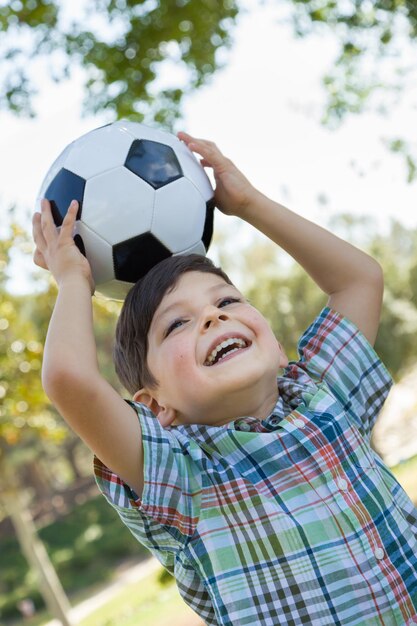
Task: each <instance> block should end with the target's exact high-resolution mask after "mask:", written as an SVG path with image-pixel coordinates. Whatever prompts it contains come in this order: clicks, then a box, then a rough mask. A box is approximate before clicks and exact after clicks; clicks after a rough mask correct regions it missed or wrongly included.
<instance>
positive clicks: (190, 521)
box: [94, 402, 201, 571]
mask: <svg viewBox="0 0 417 626" xmlns="http://www.w3.org/2000/svg"><path fill="white" fill-rule="evenodd" d="M129 404H130V405H131V406H132V407H133V408H134V409H135V411H136V413H137V415H138V419H139V421H140V425H141V430H142V443H143V452H144V488H143V493H142V496H141V498H139V497H138V495H137V494H136V493H135V492H134V490H133V489H132V488H131V487H129V485H128V484H126V483H125V482H124V481H123V480H122V479H121V478H120V477H119V476H118V475H117V474H116V473H114V472H113V471H112V470H111V469H110V468H108V467H106V466H105V465H104V463H102V462H101V461H100V459H98V458H97V457H94V475H95V479H96V483H97V486H98V488H99V490H100V491H101V493H102V494H103V495H104V496H105V498H106V499H107V501H108V502H109V504H111V506H113V508H115V509H116V511H117V513H118V514H119V516H120V517H121V519H122V521H123V522H124V523H125V524H126V526H128V528H129V530H130V531H131V532H132V533H133V534H134V536H135V537H136V538H137V539H138V541H140V542H141V543H142V544H143V545H145V546H146V547H147V548H149V549H150V550H151V551H152V552H153V553H154V554H155V556H156V557H157V558H158V559H159V560H160V561H161V562H162V564H163V565H164V566H165V567H166V568H167V569H169V570H170V571H171V570H172V567H173V561H172V557H173V555H174V553H177V552H178V550H180V549H182V548H183V547H184V546H185V544H186V543H187V541H188V539H189V537H191V536H192V535H193V533H194V530H195V527H196V525H197V522H198V518H199V513H200V501H201V477H200V475H199V473H198V472H196V471H195V468H194V467H193V465H192V461H191V457H190V455H189V453H188V447H189V442H187V441H182V440H181V438H180V436H179V434H178V433H177V432H176V430H175V429H170V428H166V429H164V428H163V427H162V426H161V425H160V423H159V421H158V419H157V418H156V416H155V415H154V414H153V413H152V412H151V411H150V410H149V409H148V407H146V406H145V405H143V404H140V403H136V402H129ZM138 445H140V442H138Z"/></svg>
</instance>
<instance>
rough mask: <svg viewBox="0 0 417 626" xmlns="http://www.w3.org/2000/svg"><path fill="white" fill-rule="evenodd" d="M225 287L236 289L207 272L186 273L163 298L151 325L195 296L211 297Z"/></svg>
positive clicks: (219, 277)
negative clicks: (204, 295)
mask: <svg viewBox="0 0 417 626" xmlns="http://www.w3.org/2000/svg"><path fill="white" fill-rule="evenodd" d="M227 287H229V288H230V287H231V288H233V289H236V287H233V285H230V284H229V283H227V282H226V281H225V280H224V279H223V278H222V277H221V276H218V275H217V274H211V273H209V272H186V273H185V274H183V275H182V276H181V277H180V278H179V280H178V282H177V283H176V285H175V286H174V287H173V289H171V290H169V291H168V292H167V293H166V294H165V295H164V296H163V298H162V300H161V302H160V304H159V306H158V308H157V309H156V311H155V315H154V318H153V323H156V322H158V320H160V319H161V318H162V317H164V316H165V315H166V314H167V313H169V312H170V311H171V310H173V309H175V308H176V307H181V306H182V305H184V304H187V302H190V301H192V300H193V299H194V298H195V296H196V295H197V294H201V295H203V294H207V295H211V294H212V293H215V292H216V291H221V290H222V289H224V288H227Z"/></svg>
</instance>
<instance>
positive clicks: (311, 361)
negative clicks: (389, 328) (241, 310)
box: [290, 307, 392, 434]
mask: <svg viewBox="0 0 417 626" xmlns="http://www.w3.org/2000/svg"><path fill="white" fill-rule="evenodd" d="M298 352H299V356H300V360H299V361H298V363H297V364H296V365H297V366H299V367H300V368H301V369H302V370H304V371H305V372H306V373H307V374H308V376H310V377H311V378H312V380H314V381H316V382H320V381H324V382H325V383H326V384H327V386H328V388H329V390H330V391H331V393H332V394H333V395H334V396H335V397H336V399H337V400H338V401H339V402H341V403H342V405H343V408H344V410H345V411H346V412H347V413H348V414H349V416H350V418H351V419H353V420H354V421H356V423H357V426H358V427H359V429H360V430H361V432H363V433H364V434H369V433H370V432H371V430H372V428H373V426H374V424H375V420H376V418H377V416H378V414H379V412H380V410H381V408H382V405H383V403H384V402H385V400H386V398H387V396H388V393H389V390H390V388H391V386H392V378H391V376H390V374H389V373H388V371H387V369H386V367H385V366H384V364H383V363H382V361H381V360H380V358H379V357H378V355H377V354H376V352H375V350H374V349H373V347H372V346H371V344H370V343H369V342H368V340H367V339H366V337H365V336H364V335H363V334H362V332H361V331H360V330H359V329H358V328H357V327H356V326H355V325H354V324H353V323H352V322H351V321H350V320H348V319H347V318H346V317H343V316H342V315H341V314H340V313H338V312H337V311H334V310H332V309H330V308H329V307H325V308H324V309H323V310H322V311H321V313H320V314H319V315H318V317H317V318H316V319H315V321H314V322H313V323H312V324H311V325H310V326H309V328H307V330H306V331H305V333H304V334H303V335H302V336H301V338H300V341H299V344H298ZM290 367H291V364H290Z"/></svg>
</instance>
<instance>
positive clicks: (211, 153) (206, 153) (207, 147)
mask: <svg viewBox="0 0 417 626" xmlns="http://www.w3.org/2000/svg"><path fill="white" fill-rule="evenodd" d="M177 137H178V139H180V140H181V141H183V142H184V143H185V144H186V145H187V146H188V147H189V148H190V150H194V151H195V152H198V153H199V154H201V156H202V157H204V158H205V159H206V160H208V161H210V163H211V165H215V164H216V163H217V162H223V161H225V160H226V157H225V156H224V155H223V154H222V153H221V152H220V150H219V149H218V147H217V146H216V144H215V143H214V142H213V141H208V140H207V139H197V137H192V136H191V135H189V134H188V133H184V132H182V131H181V132H179V133H177Z"/></svg>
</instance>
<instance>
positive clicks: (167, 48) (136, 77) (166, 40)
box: [0, 0, 238, 126]
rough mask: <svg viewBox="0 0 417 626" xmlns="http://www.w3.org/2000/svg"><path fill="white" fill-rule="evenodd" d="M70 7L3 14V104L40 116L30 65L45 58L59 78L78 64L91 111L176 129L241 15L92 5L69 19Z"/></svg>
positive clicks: (212, 4) (217, 5)
mask: <svg viewBox="0 0 417 626" xmlns="http://www.w3.org/2000/svg"><path fill="white" fill-rule="evenodd" d="M64 8H65V5H62V4H61V3H59V2H57V1H53V0H51V1H50V2H49V3H47V2H46V1H45V0H44V2H33V0H25V1H23V0H22V1H20V0H16V1H15V2H13V3H11V4H10V5H9V6H7V7H2V8H1V9H0V24H1V25H2V31H3V34H1V35H0V50H1V51H2V57H3V59H5V60H6V62H5V64H4V70H5V77H4V79H3V81H2V82H0V107H3V108H8V109H9V110H11V111H13V112H14V113H16V114H24V115H32V116H33V115H34V114H35V111H34V110H33V108H32V100H33V96H34V95H35V93H36V89H37V84H36V82H35V81H34V79H33V76H32V72H31V67H32V64H33V62H34V61H36V60H37V59H39V58H41V59H42V60H43V61H44V62H45V63H46V64H47V66H48V72H49V73H50V75H51V76H52V77H53V78H54V79H55V80H62V79H63V78H65V77H66V76H68V75H69V73H70V71H71V67H74V65H75V64H78V65H79V66H81V67H82V68H83V69H84V71H85V87H86V98H85V108H86V111H89V112H97V111H101V110H110V111H112V112H113V117H115V118H118V117H119V118H120V117H124V118H129V119H133V120H136V121H142V120H144V121H148V122H150V121H152V120H157V121H159V122H161V123H164V124H166V125H167V126H172V124H173V122H174V120H175V119H176V118H177V117H178V116H179V114H180V108H181V100H182V97H183V95H184V94H186V93H188V92H189V91H190V90H191V89H194V88H196V87H198V86H200V85H202V84H204V83H205V82H206V81H207V79H208V78H209V77H210V76H211V74H212V73H213V72H214V71H215V70H216V69H217V67H219V64H220V63H219V60H218V58H217V57H218V55H217V51H218V50H219V49H220V48H223V47H226V46H229V45H230V42H231V38H230V32H231V30H232V26H233V24H234V21H235V19H236V16H237V13H238V8H237V3H236V2H234V1H232V0H224V1H223V2H218V1H214V0H188V1H187V0H176V2H169V3H168V2H163V1H159V2H158V1H156V0H152V1H150V0H148V1H143V2H132V1H128V0H95V1H93V0H85V3H84V9H83V13H82V14H81V15H80V16H77V17H76V18H75V19H72V20H71V22H69V20H68V17H67V16H66V14H64V11H63V9H64ZM63 52H65V55H63Z"/></svg>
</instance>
